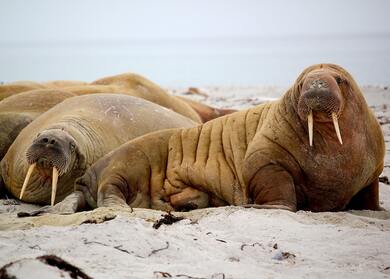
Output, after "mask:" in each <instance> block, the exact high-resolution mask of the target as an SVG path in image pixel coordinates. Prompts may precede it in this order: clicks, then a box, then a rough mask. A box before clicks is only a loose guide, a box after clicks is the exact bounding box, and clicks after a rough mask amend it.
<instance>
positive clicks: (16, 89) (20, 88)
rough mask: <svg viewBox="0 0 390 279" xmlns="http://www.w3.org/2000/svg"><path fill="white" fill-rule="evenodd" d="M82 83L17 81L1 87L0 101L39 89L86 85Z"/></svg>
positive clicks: (68, 81) (69, 81)
mask: <svg viewBox="0 0 390 279" xmlns="http://www.w3.org/2000/svg"><path fill="white" fill-rule="evenodd" d="M85 84H86V83H85V82H82V81H73V80H53V81H49V82H45V83H38V82H34V81H15V82H10V83H5V84H2V85H0V101H2V100H3V99H6V98H8V97H11V96H14V95H17V94H19V93H23V92H27V91H32V90H38V89H60V88H64V87H69V86H76V85H77V86H80V85H85Z"/></svg>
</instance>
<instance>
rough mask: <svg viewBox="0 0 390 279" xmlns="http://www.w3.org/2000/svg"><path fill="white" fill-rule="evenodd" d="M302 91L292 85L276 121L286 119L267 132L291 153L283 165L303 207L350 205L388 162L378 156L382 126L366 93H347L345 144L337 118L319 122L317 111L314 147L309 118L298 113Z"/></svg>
mask: <svg viewBox="0 0 390 279" xmlns="http://www.w3.org/2000/svg"><path fill="white" fill-rule="evenodd" d="M294 89H295V90H294ZM298 89H299V88H298ZM299 94H300V92H299V90H297V88H291V89H290V90H289V91H288V92H287V93H286V94H285V95H284V96H283V97H282V99H281V100H280V102H279V103H278V104H277V106H276V108H275V109H276V110H277V111H279V113H276V114H273V117H276V118H277V119H276V121H273V123H275V124H276V125H277V126H278V125H279V124H281V123H283V124H282V125H281V126H279V127H275V128H274V129H273V130H267V132H266V133H265V136H266V137H267V138H268V139H269V141H270V142H271V145H273V146H274V147H273V148H279V149H283V152H284V153H285V154H288V155H287V156H288V157H290V158H289V159H286V158H284V159H282V161H283V163H282V165H283V166H284V167H286V168H287V170H288V171H289V172H290V173H291V174H292V176H293V177H294V184H295V187H296V195H297V202H298V209H309V210H312V211H333V210H342V209H345V207H346V205H347V203H348V202H349V201H350V199H351V197H352V196H353V195H355V194H356V193H357V192H358V191H359V190H361V189H362V188H363V187H365V186H367V185H368V184H370V183H371V182H372V181H373V179H375V176H376V177H377V176H378V175H379V174H380V172H381V167H382V165H383V162H378V161H377V160H376V159H375V158H378V157H380V156H375V155H376V154H380V153H381V152H382V149H383V143H382V144H380V141H381V139H383V135H382V133H381V130H380V127H379V125H378V123H377V121H376V119H375V116H374V115H373V113H372V112H370V111H369V109H368V107H367V105H366V102H365V100H364V97H363V95H362V94H361V93H360V92H344V94H345V96H344V98H346V102H345V104H344V107H343V109H342V111H341V112H340V113H339V116H338V122H339V125H340V131H341V135H342V140H343V144H340V142H339V140H338V138H337V136H336V133H335V127H334V125H333V123H332V120H331V119H330V120H329V121H316V118H315V116H314V127H313V145H312V146H310V144H309V136H308V123H307V121H306V120H303V119H301V117H299V114H298V101H299ZM322 119H323V118H322ZM286 124H287V125H286ZM286 126H287V127H286ZM370 131H371V132H370ZM382 141H383V140H382ZM275 146H276V147H275ZM271 159H272V158H271Z"/></svg>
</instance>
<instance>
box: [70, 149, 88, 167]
mask: <svg viewBox="0 0 390 279" xmlns="http://www.w3.org/2000/svg"><path fill="white" fill-rule="evenodd" d="M70 148H72V147H70ZM73 152H75V153H76V158H77V161H78V164H79V166H84V165H85V162H86V159H85V156H84V154H83V153H82V152H81V151H80V149H79V148H78V146H76V145H75V144H73Z"/></svg>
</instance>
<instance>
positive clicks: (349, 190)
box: [64, 64, 385, 211]
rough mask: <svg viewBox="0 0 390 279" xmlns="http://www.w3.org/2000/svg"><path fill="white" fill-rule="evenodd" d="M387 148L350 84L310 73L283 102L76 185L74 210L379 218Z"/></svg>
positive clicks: (148, 142)
mask: <svg viewBox="0 0 390 279" xmlns="http://www.w3.org/2000/svg"><path fill="white" fill-rule="evenodd" d="M384 154H385V145H384V139H383V134H382V131H381V128H380V126H379V123H378V121H377V120H376V118H375V116H374V114H373V113H372V112H371V111H370V109H369V108H368V106H367V104H366V101H365V99H364V97H363V94H362V92H361V91H360V89H359V87H358V86H357V84H356V83H355V81H354V80H353V78H352V76H351V75H350V74H349V73H348V72H346V71H345V70H344V69H343V68H341V67H339V66H337V65H333V64H319V65H314V66H311V67H309V68H307V69H306V70H304V72H303V73H302V74H301V75H300V76H299V77H298V79H297V81H296V82H295V84H294V85H293V86H292V87H291V88H290V89H289V90H288V91H287V92H286V93H285V94H284V95H283V96H282V98H281V99H280V100H278V101H275V102H271V103H267V104H262V105H259V106H257V107H255V108H252V109H249V110H246V111H241V112H236V113H234V114H231V115H228V116H224V117H222V118H218V119H215V120H212V121H210V122H207V123H205V124H203V125H200V126H197V127H193V128H187V129H171V130H166V131H160V132H155V133H153V134H149V135H145V136H143V137H140V138H137V139H135V140H132V141H130V142H128V143H126V144H124V145H122V146H121V147H119V148H117V149H116V150H114V151H113V152H111V153H110V154H108V155H106V156H104V157H102V158H101V159H100V160H98V161H97V162H96V163H95V164H94V165H92V166H91V168H90V169H89V170H87V172H86V173H85V175H84V176H82V177H81V178H79V179H78V180H77V181H76V185H75V188H76V192H75V193H74V194H73V195H74V196H76V197H77V198H76V199H75V198H73V199H65V200H64V203H66V202H72V201H73V202H75V201H78V204H76V205H75V204H74V205H73V206H67V208H70V207H72V208H77V207H80V205H83V204H84V203H85V201H86V202H87V203H88V204H89V205H90V206H92V207H94V206H96V205H97V206H113V205H121V206H127V205H130V206H133V207H150V208H156V209H170V210H172V209H175V210H181V209H190V208H202V207H206V206H216V205H223V204H231V205H247V206H253V207H258V208H278V209H287V210H291V211H296V210H299V209H303V210H312V211H337V210H345V209H351V208H352V209H371V210H379V209H380V207H379V197H378V176H379V174H380V173H381V171H382V169H383V161H384Z"/></svg>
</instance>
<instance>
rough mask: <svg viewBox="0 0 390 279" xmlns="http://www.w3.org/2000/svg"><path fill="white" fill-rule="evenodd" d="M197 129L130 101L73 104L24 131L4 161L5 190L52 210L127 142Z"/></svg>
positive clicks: (94, 99)
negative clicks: (158, 133) (99, 162)
mask: <svg viewBox="0 0 390 279" xmlns="http://www.w3.org/2000/svg"><path fill="white" fill-rule="evenodd" d="M195 125H196V123H195V122H193V121H191V120H190V119H188V118H186V117H184V116H181V115H179V114H177V113H175V112H173V111H171V110H168V109H166V108H163V107H161V106H158V105H156V104H153V103H151V102H148V101H145V100H142V99H139V98H135V97H131V96H126V95H117V94H95V95H87V96H79V97H74V98H70V99H67V100H65V101H63V102H62V103H60V104H58V105H56V106H55V107H53V108H52V109H51V110H49V111H47V112H45V113H43V114H42V115H41V116H39V117H38V118H37V119H35V120H34V121H33V122H32V123H30V125H28V126H27V127H26V128H24V129H23V130H22V132H21V133H20V134H19V136H18V137H17V138H16V140H15V141H14V143H13V144H12V145H11V147H10V148H9V150H8V152H7V154H6V155H5V157H4V158H3V160H2V161H1V164H0V168H1V169H0V170H1V174H2V178H3V180H4V183H5V185H6V188H7V189H8V190H9V191H10V192H11V193H12V194H13V195H14V196H16V197H20V199H22V200H23V201H26V202H32V203H40V204H45V203H49V202H50V200H51V204H53V203H54V200H55V199H57V201H58V200H61V199H62V198H63V197H64V196H66V195H68V194H69V193H70V192H71V191H72V189H73V184H74V180H75V179H76V178H77V177H79V176H81V175H82V174H83V173H84V171H85V170H86V169H87V168H88V167H89V166H90V165H92V164H93V163H94V162H95V161H96V160H97V159H99V158H100V157H102V156H103V155H105V154H107V153H108V152H109V151H111V150H113V149H114V148H116V147H118V146H119V145H121V144H123V143H124V142H126V141H128V140H131V139H134V138H135V137H138V136H141V135H144V134H146V133H149V132H153V131H157V130H160V129H166V128H178V127H193V126H195ZM34 168H35V170H34ZM26 173H27V175H26ZM30 176H31V179H30ZM24 177H26V179H25V180H24ZM57 179H58V194H57V195H56V191H57ZM23 180H24V183H23ZM51 182H52V194H50V193H51V187H50V183H51ZM22 185H23V187H22ZM50 196H51V199H50Z"/></svg>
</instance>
